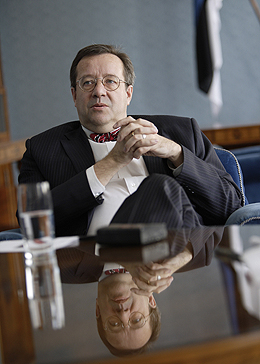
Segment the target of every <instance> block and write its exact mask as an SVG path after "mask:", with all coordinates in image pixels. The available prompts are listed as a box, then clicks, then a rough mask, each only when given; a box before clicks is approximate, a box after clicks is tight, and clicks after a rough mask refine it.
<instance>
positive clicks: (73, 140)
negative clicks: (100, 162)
mask: <svg viewBox="0 0 260 364" xmlns="http://www.w3.org/2000/svg"><path fill="white" fill-rule="evenodd" d="M61 144H62V146H63V148H64V150H65V152H66V154H67V156H68V157H69V158H70V160H71V162H72V163H73V165H74V167H75V169H76V172H77V173H79V172H81V171H82V170H84V169H87V168H89V167H90V166H91V165H93V164H94V163H95V161H94V156H93V153H92V149H91V147H90V144H89V142H88V138H87V136H86V134H85V133H84V131H83V130H82V128H81V126H80V127H79V128H77V129H75V130H72V131H70V132H68V133H66V134H64V136H63V138H62V139H61Z"/></svg>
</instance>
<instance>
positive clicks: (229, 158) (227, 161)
mask: <svg viewBox="0 0 260 364" xmlns="http://www.w3.org/2000/svg"><path fill="white" fill-rule="evenodd" d="M214 149H215V151H216V153H217V156H218V157H219V159H220V161H221V163H222V164H223V166H224V168H225V170H226V171H227V172H228V173H229V174H230V175H231V177H232V178H233V180H234V182H235V183H236V184H237V185H238V187H239V189H240V191H241V193H242V195H243V205H247V204H248V201H247V198H246V195H245V186H244V178H243V173H242V169H241V167H240V164H239V162H238V160H237V158H236V156H235V155H234V154H233V153H232V152H230V151H229V150H226V149H222V148H217V147H215V148H214Z"/></svg>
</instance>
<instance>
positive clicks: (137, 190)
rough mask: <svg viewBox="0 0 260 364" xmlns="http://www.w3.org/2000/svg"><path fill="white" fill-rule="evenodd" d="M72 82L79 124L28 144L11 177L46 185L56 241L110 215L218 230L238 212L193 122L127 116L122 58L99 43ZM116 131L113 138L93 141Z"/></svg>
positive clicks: (234, 194)
mask: <svg viewBox="0 0 260 364" xmlns="http://www.w3.org/2000/svg"><path fill="white" fill-rule="evenodd" d="M70 76H71V91H72V96H73V100H74V103H75V107H76V108H77V111H78V115H79V121H74V122H69V123H66V124H63V125H60V126H58V127H54V128H52V129H50V130H48V131H46V132H44V133H41V134H39V135H38V136H35V137H33V138H31V139H29V140H28V141H27V142H26V146H27V150H26V152H25V154H24V157H23V160H22V167H21V173H20V176H19V183H28V182H38V181H44V180H47V181H49V183H50V186H51V189H52V197H53V202H54V212H55V223H56V235H57V236H64V235H84V234H87V233H88V234H90V233H91V234H93V233H95V231H96V229H97V228H98V227H99V226H104V225H107V224H109V223H110V221H111V219H112V217H113V215H115V216H114V219H113V222H154V221H157V222H160V221H165V222H166V223H167V226H168V227H193V226H197V225H200V224H202V225H221V224H224V223H225V221H226V219H227V218H228V216H229V215H230V214H231V213H232V212H233V211H234V210H236V209H237V208H239V207H241V204H242V198H241V194H240V191H239V189H238V188H237V186H236V185H235V183H234V182H233V180H232V178H231V177H230V176H229V175H228V174H227V173H226V171H225V170H224V168H223V166H222V164H221V162H220V161H219V159H218V157H217V156H216V154H215V151H214V149H213V147H212V145H211V143H210V142H209V141H208V140H207V138H206V137H205V136H204V135H203V134H202V133H201V131H200V129H199V127H198V125H197V123H196V121H195V120H194V119H189V118H181V117H171V116H147V117H141V118H139V117H138V116H135V117H131V116H128V117H127V106H128V105H129V103H130V101H131V98H132V93H133V83H134V77H135V76H134V70H133V66H132V63H131V61H130V59H129V58H128V56H126V55H125V54H124V53H122V52H120V51H119V50H117V49H115V48H114V47H111V46H106V45H93V46H89V47H86V48H83V49H82V50H80V51H79V52H78V54H77V56H76V58H75V59H74V61H73V63H72V66H71V73H70ZM147 119H148V120H147ZM115 129H119V130H120V131H119V134H118V139H117V141H113V140H112V138H113V136H111V135H109V137H110V140H112V141H109V142H105V143H96V142H94V141H93V140H92V139H91V138H92V137H93V136H92V134H93V132H95V133H109V132H111V131H114V130H115ZM93 138H94V139H95V138H99V137H95V136H94V137H93ZM102 138H103V137H101V139H102ZM101 149H102V151H101V152H100V150H101ZM120 206H121V207H120Z"/></svg>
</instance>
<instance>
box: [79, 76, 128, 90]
mask: <svg viewBox="0 0 260 364" xmlns="http://www.w3.org/2000/svg"><path fill="white" fill-rule="evenodd" d="M109 76H113V77H115V78H116V79H117V80H118V85H117V87H116V88H115V89H114V90H108V89H107V88H106V85H105V84H104V82H103V81H104V79H105V78H107V77H109ZM84 77H86V76H82V77H80V78H79V79H78V80H77V81H76V83H77V84H78V85H79V88H80V89H81V90H82V91H83V92H92V91H93V90H94V89H95V87H96V86H97V81H98V80H101V83H102V85H103V86H104V87H105V89H106V90H107V91H110V92H111V91H116V90H117V89H118V88H119V86H120V83H125V84H126V85H127V86H129V84H128V83H127V82H126V81H124V80H121V79H120V78H119V77H118V76H116V75H106V76H105V77H96V78H93V80H94V83H93V88H91V89H90V90H84V89H83V88H82V87H81V86H80V80H82V78H84Z"/></svg>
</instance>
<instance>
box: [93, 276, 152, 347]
mask: <svg viewBox="0 0 260 364" xmlns="http://www.w3.org/2000/svg"><path fill="white" fill-rule="evenodd" d="M119 276H120V277H119ZM133 287H135V288H136V285H135V283H134V282H133V281H132V277H131V275H130V274H115V275H113V276H111V277H108V278H106V279H104V280H103V281H101V282H99V285H98V298H97V304H96V310H97V312H96V313H97V316H98V317H99V316H101V319H102V323H103V326H105V324H106V321H107V319H108V318H109V317H111V316H116V317H118V318H119V319H120V320H121V322H122V323H123V325H124V328H122V329H121V330H120V331H119V332H117V333H115V332H110V331H109V330H106V331H105V333H106V339H107V341H108V342H109V343H110V344H111V345H112V346H113V347H115V348H117V349H121V350H123V349H138V348H140V347H142V346H144V345H145V344H146V343H147V341H148V340H149V339H150V337H151V334H152V329H151V325H150V318H149V317H148V320H147V322H146V323H145V325H144V326H143V327H141V328H139V329H136V330H135V329H133V328H131V327H129V326H128V321H129V317H130V315H131V313H133V312H140V313H142V314H143V315H144V316H145V317H147V316H148V315H149V312H150V310H149V306H151V307H155V306H156V303H155V300H154V298H153V296H150V297H149V298H148V297H146V296H141V295H136V294H135V293H133V292H132V291H131V290H130V289H131V288H133Z"/></svg>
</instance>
